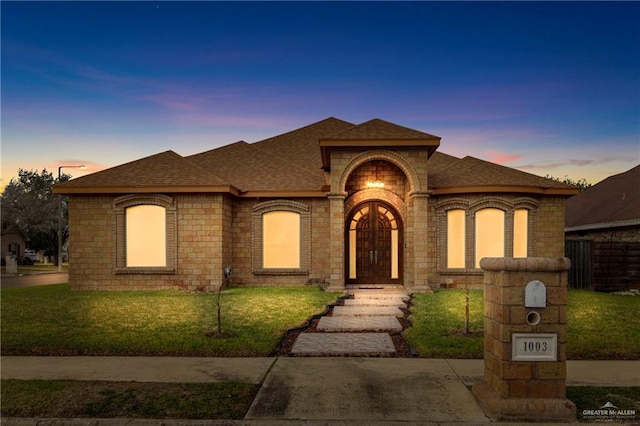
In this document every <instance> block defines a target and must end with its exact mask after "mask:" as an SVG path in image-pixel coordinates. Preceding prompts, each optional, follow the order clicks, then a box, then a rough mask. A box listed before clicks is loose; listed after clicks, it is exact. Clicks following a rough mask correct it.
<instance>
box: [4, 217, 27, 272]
mask: <svg viewBox="0 0 640 426" xmlns="http://www.w3.org/2000/svg"><path fill="white" fill-rule="evenodd" d="M26 243H27V240H26V238H25V237H24V235H22V233H21V232H20V231H19V230H18V229H17V227H16V226H14V225H12V224H9V223H7V222H2V234H1V236H0V246H1V247H2V264H3V265H4V262H5V257H6V256H11V257H13V258H15V259H17V260H18V261H21V260H22V257H23V254H24V250H25V247H26Z"/></svg>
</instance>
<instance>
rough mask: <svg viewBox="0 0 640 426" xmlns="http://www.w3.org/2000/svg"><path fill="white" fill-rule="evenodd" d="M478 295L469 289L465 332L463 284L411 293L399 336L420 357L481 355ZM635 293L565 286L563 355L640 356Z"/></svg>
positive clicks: (638, 299)
mask: <svg viewBox="0 0 640 426" xmlns="http://www.w3.org/2000/svg"><path fill="white" fill-rule="evenodd" d="M482 304H483V295H482V292H481V291H471V292H470V318H471V321H470V330H471V331H472V332H474V333H472V334H471V336H470V337H466V336H464V335H463V334H462V331H463V327H464V306H465V291H464V290H440V291H436V292H435V293H433V294H415V295H414V297H413V299H412V307H411V315H410V318H409V320H410V321H411V323H412V327H411V328H409V329H408V330H406V331H405V333H404V336H405V338H406V339H407V341H408V342H409V344H410V345H411V346H413V347H414V348H415V349H416V350H417V351H418V353H419V354H420V356H421V357H427V358H482V343H483V342H482V336H481V332H482V330H483V319H482V311H483V309H482ZM639 312H640V297H637V296H635V297H634V296H622V295H616V294H606V293H597V292H590V291H583V290H569V297H568V304H567V338H568V344H567V357H568V359H640V326H639V321H638V313H639Z"/></svg>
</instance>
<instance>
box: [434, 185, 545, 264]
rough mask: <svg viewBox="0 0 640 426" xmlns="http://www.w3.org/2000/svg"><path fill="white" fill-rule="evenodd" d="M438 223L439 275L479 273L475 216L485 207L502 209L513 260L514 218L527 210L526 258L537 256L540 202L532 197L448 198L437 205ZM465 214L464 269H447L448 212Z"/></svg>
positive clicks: (506, 245) (508, 250)
mask: <svg viewBox="0 0 640 426" xmlns="http://www.w3.org/2000/svg"><path fill="white" fill-rule="evenodd" d="M434 207H435V211H436V221H437V227H438V231H437V240H438V241H437V245H438V258H437V264H438V272H439V273H442V274H445V275H457V274H468V273H480V272H482V269H481V268H476V267H475V259H476V250H475V247H476V240H475V235H476V213H477V212H478V211H479V210H482V209H485V208H494V209H498V210H503V211H504V213H505V216H504V240H505V241H504V255H505V257H513V252H514V231H515V228H514V226H515V223H514V220H515V219H514V217H515V212H516V210H521V209H524V210H527V211H528V213H527V244H526V245H527V257H534V256H536V245H535V238H534V237H535V235H536V224H537V212H538V209H539V208H540V201H538V200H536V199H534V198H531V197H518V196H515V197H494V196H490V197H478V198H470V197H450V198H449V197H448V198H445V199H442V200H441V201H439V202H437V203H435V205H434ZM458 209H459V210H464V211H465V267H464V268H449V267H448V211H449V210H458Z"/></svg>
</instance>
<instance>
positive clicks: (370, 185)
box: [365, 180, 384, 188]
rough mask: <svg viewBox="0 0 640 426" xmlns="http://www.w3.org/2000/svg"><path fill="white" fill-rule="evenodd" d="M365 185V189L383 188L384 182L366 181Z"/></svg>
mask: <svg viewBox="0 0 640 426" xmlns="http://www.w3.org/2000/svg"><path fill="white" fill-rule="evenodd" d="M365 185H366V187H367V188H384V182H382V181H381V180H368V181H367V183H366V184H365Z"/></svg>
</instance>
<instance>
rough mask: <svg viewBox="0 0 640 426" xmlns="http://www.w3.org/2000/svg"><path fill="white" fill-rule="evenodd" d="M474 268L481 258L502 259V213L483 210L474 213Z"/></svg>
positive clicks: (477, 265)
mask: <svg viewBox="0 0 640 426" xmlns="http://www.w3.org/2000/svg"><path fill="white" fill-rule="evenodd" d="M475 225H476V235H475V237H476V238H475V239H476V247H475V248H476V250H475V251H476V259H475V266H476V268H479V267H480V259H482V258H483V257H504V255H505V253H504V211H503V210H500V209H496V208H484V209H481V210H478V211H477V212H476V221H475Z"/></svg>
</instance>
